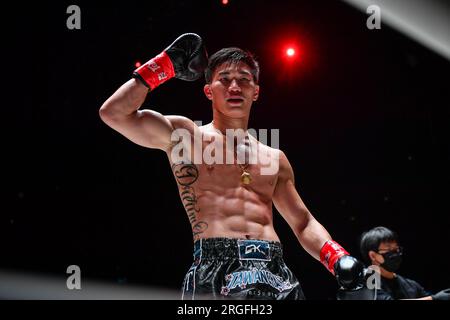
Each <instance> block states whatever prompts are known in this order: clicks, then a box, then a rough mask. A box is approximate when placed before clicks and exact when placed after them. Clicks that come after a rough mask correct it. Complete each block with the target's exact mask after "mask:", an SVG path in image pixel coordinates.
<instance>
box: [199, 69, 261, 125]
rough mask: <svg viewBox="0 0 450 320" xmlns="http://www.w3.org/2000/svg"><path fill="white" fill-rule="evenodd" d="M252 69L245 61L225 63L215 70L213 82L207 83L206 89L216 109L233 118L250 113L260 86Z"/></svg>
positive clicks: (207, 95)
mask: <svg viewBox="0 0 450 320" xmlns="http://www.w3.org/2000/svg"><path fill="white" fill-rule="evenodd" d="M250 70H251V69H250V67H249V66H248V65H247V64H245V63H243V62H240V63H237V64H228V63H224V64H222V65H220V66H219V67H218V68H217V69H216V70H215V72H214V74H213V77H212V81H211V84H207V85H205V88H204V91H205V94H206V97H207V98H208V99H209V100H211V101H212V103H213V108H214V109H215V110H216V111H218V112H220V113H222V114H224V115H226V116H229V117H231V118H240V117H245V116H247V115H248V114H249V112H250V108H251V106H252V103H253V101H256V100H257V99H258V95H259V86H258V85H257V84H256V83H255V81H254V79H253V75H252V74H251V72H250Z"/></svg>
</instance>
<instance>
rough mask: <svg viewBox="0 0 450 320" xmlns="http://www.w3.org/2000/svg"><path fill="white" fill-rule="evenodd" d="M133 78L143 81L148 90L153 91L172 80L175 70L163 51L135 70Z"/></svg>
mask: <svg viewBox="0 0 450 320" xmlns="http://www.w3.org/2000/svg"><path fill="white" fill-rule="evenodd" d="M133 76H134V77H136V78H138V79H140V80H141V81H143V83H144V84H145V85H146V86H147V87H148V88H150V90H153V89H155V88H156V87H158V86H159V85H161V84H163V83H164V82H166V81H167V80H169V79H171V78H173V77H174V76H175V70H174V68H173V64H172V61H170V58H169V56H168V55H167V53H166V52H165V51H163V52H161V53H160V54H159V55H157V56H156V57H154V58H153V59H151V60H149V61H148V62H147V63H145V64H143V65H142V66H140V67H139V68H137V69H136V70H135V71H134V73H133Z"/></svg>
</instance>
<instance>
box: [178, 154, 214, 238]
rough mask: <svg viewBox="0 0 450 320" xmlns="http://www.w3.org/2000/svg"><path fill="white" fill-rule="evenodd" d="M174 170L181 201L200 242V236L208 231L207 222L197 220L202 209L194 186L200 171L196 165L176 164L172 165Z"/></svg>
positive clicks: (194, 233)
mask: <svg viewBox="0 0 450 320" xmlns="http://www.w3.org/2000/svg"><path fill="white" fill-rule="evenodd" d="M172 170H173V173H174V175H175V179H176V180H177V183H178V184H179V185H180V190H181V191H180V196H181V201H182V202H183V206H184V208H185V210H186V212H187V215H188V218H189V222H190V223H191V227H192V235H193V237H194V241H195V240H198V239H199V238H200V235H201V234H202V233H203V232H205V231H206V229H208V223H206V222H205V221H198V219H197V214H198V213H199V212H200V208H199V207H198V204H197V195H196V194H195V189H194V188H193V184H194V183H195V182H196V181H197V179H198V176H199V172H198V169H197V167H196V166H195V165H194V164H189V163H175V164H173V165H172Z"/></svg>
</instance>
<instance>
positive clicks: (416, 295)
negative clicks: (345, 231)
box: [360, 227, 450, 300]
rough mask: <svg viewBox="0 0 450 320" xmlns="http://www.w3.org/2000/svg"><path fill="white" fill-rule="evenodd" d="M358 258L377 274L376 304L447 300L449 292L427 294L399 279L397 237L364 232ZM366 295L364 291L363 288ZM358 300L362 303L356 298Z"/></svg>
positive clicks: (381, 231)
mask: <svg viewBox="0 0 450 320" xmlns="http://www.w3.org/2000/svg"><path fill="white" fill-rule="evenodd" d="M360 249H361V255H362V257H363V259H364V261H365V262H366V263H367V264H369V265H372V266H375V268H374V269H375V270H379V275H380V277H379V278H380V289H378V290H376V294H375V295H370V294H369V295H367V292H366V295H365V296H366V297H367V296H370V297H374V298H372V299H376V300H399V299H418V300H450V289H445V290H442V291H440V292H438V293H436V294H430V293H429V292H427V291H426V290H425V289H424V288H423V287H422V286H421V285H420V284H419V283H417V282H416V281H414V280H411V279H408V278H405V277H403V276H400V275H399V274H398V273H397V271H398V270H399V268H400V265H401V263H402V257H403V249H402V247H400V246H399V242H398V236H397V234H396V233H395V232H394V231H392V230H390V229H388V228H386V227H376V228H373V229H371V230H369V231H367V232H364V233H363V234H362V236H361V240H360ZM366 291H367V288H366ZM360 299H365V298H362V296H361V297H360Z"/></svg>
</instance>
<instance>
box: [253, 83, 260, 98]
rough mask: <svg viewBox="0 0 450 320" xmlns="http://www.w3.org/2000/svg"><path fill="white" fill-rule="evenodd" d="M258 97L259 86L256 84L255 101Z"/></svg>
mask: <svg viewBox="0 0 450 320" xmlns="http://www.w3.org/2000/svg"><path fill="white" fill-rule="evenodd" d="M258 98H259V86H258V85H256V87H255V93H254V94H253V101H256V100H258Z"/></svg>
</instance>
